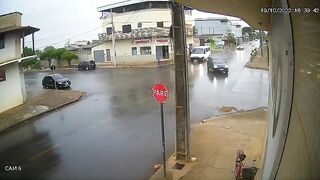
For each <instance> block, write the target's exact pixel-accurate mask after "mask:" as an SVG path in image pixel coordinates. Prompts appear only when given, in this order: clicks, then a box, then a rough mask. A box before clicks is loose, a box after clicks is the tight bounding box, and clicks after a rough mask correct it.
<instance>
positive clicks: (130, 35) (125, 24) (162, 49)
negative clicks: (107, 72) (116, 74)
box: [92, 0, 193, 63]
mask: <svg viewBox="0 0 320 180" xmlns="http://www.w3.org/2000/svg"><path fill="white" fill-rule="evenodd" d="M170 6H171V1H169V0H157V1H155V0H127V1H123V2H119V3H114V4H109V5H105V6H102V7H98V11H99V12H101V13H102V16H101V21H102V25H103V33H102V34H99V40H100V41H101V43H102V44H100V45H97V46H94V47H93V48H92V56H93V58H94V60H95V61H96V62H112V61H114V60H115V59H116V62H117V63H118V62H132V61H156V60H158V59H159V60H162V59H172V58H173V56H172V51H173V46H172V40H171V38H170V26H171V19H172V17H171V8H170ZM191 12H192V11H191V9H186V10H185V19H186V41H187V44H188V45H189V46H192V45H193V21H192V13H191ZM112 19H113V21H112ZM112 24H113V25H114V39H115V52H116V53H114V48H113V45H112ZM114 54H116V56H114ZM115 57H116V58H115Z"/></svg>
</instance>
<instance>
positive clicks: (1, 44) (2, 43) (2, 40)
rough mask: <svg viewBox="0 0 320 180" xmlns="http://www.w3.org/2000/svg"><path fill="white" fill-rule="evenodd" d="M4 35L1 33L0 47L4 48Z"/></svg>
mask: <svg viewBox="0 0 320 180" xmlns="http://www.w3.org/2000/svg"><path fill="white" fill-rule="evenodd" d="M4 42H5V41H4V35H2V36H1V35H0V49H4V47H5V45H4Z"/></svg>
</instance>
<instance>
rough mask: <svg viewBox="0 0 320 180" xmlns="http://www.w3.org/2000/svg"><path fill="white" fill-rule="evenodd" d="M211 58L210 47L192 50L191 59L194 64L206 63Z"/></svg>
mask: <svg viewBox="0 0 320 180" xmlns="http://www.w3.org/2000/svg"><path fill="white" fill-rule="evenodd" d="M210 56H211V49H210V47H209V46H199V47H196V48H193V49H192V51H191V55H190V58H191V62H194V61H198V62H204V61H206V60H208V58H209V57H210Z"/></svg>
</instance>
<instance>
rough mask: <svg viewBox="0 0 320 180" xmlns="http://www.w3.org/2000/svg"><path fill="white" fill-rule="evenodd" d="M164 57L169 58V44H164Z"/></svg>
mask: <svg viewBox="0 0 320 180" xmlns="http://www.w3.org/2000/svg"><path fill="white" fill-rule="evenodd" d="M162 55H163V59H169V46H162Z"/></svg>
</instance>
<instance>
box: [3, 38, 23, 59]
mask: <svg viewBox="0 0 320 180" xmlns="http://www.w3.org/2000/svg"><path fill="white" fill-rule="evenodd" d="M20 48H21V46H20V38H19V37H18V35H16V34H6V35H5V48H3V49H0V63H1V62H5V61H8V60H13V59H18V58H20V57H21V49H20Z"/></svg>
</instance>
